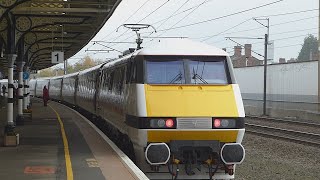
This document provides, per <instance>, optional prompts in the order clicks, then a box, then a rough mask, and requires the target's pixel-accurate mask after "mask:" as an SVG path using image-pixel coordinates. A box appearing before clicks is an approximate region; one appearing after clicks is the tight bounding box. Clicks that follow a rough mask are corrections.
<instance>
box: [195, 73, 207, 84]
mask: <svg viewBox="0 0 320 180" xmlns="http://www.w3.org/2000/svg"><path fill="white" fill-rule="evenodd" d="M192 79H199V80H200V81H201V82H202V83H203V84H208V82H207V81H206V80H204V79H203V78H202V77H201V76H199V74H197V73H194V74H193V76H192ZM195 84H196V81H195Z"/></svg>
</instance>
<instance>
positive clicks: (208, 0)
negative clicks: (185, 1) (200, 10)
mask: <svg viewBox="0 0 320 180" xmlns="http://www.w3.org/2000/svg"><path fill="white" fill-rule="evenodd" d="M210 1H212V0H207V1H206V2H205V3H204V4H206V3H208V2H210ZM197 7H198V5H195V6H192V7H190V8H188V9H185V10H183V11H181V12H179V13H176V14H174V15H173V16H172V17H174V16H178V15H180V14H183V13H185V12H187V11H190V10H192V9H194V8H197ZM165 20H166V18H164V19H161V20H159V21H156V22H153V23H152V24H153V25H155V24H158V23H160V22H162V21H165Z"/></svg>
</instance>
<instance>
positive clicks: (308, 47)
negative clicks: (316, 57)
mask: <svg viewBox="0 0 320 180" xmlns="http://www.w3.org/2000/svg"><path fill="white" fill-rule="evenodd" d="M317 52H318V40H317V38H316V37H315V36H313V35H312V34H309V35H308V36H307V37H305V38H304V42H303V45H302V48H301V50H300V53H299V56H298V61H308V60H310V54H312V53H317Z"/></svg>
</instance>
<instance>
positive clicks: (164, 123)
mask: <svg viewBox="0 0 320 180" xmlns="http://www.w3.org/2000/svg"><path fill="white" fill-rule="evenodd" d="M149 121H150V127H151V128H160V129H162V128H174V125H175V123H174V120H173V119H171V118H168V119H162V118H159V119H156V118H154V119H149Z"/></svg>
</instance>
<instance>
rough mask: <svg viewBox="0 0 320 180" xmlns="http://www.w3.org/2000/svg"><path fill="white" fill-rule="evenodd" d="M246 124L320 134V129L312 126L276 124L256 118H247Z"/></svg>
mask: <svg viewBox="0 0 320 180" xmlns="http://www.w3.org/2000/svg"><path fill="white" fill-rule="evenodd" d="M245 122H246V123H250V124H259V125H263V126H270V127H277V128H282V129H289V130H295V131H302V132H309V133H315V134H320V130H319V127H317V126H316V127H312V126H306V125H300V124H292V123H283V122H275V121H271V120H267V119H255V118H246V119H245Z"/></svg>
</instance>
